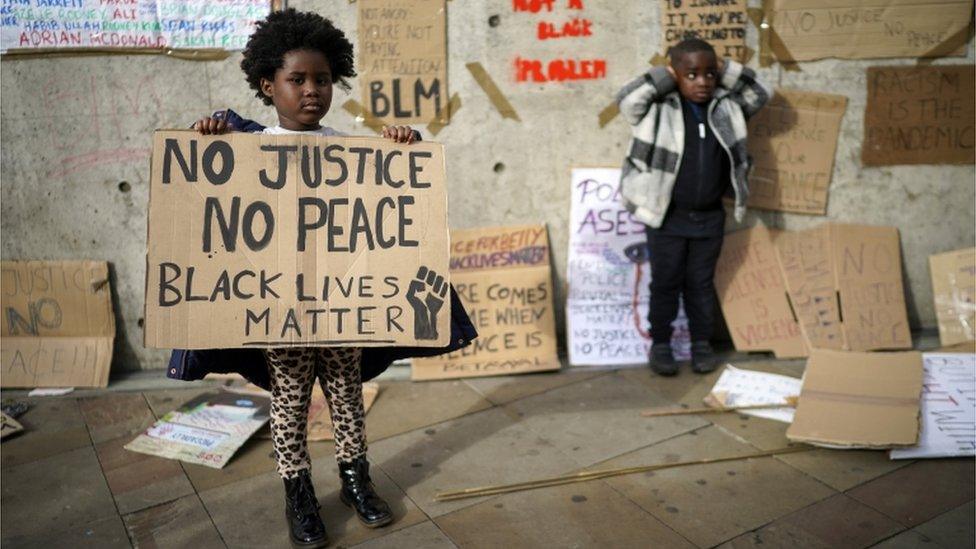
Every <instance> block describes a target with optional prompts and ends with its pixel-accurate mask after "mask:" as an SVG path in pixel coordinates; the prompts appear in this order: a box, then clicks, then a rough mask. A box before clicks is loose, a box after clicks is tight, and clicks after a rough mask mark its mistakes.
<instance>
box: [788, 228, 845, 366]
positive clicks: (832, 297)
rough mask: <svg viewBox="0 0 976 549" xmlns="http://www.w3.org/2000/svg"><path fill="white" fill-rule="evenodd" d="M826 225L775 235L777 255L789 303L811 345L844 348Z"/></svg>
mask: <svg viewBox="0 0 976 549" xmlns="http://www.w3.org/2000/svg"><path fill="white" fill-rule="evenodd" d="M827 227H828V226H827V225H822V226H820V227H817V228H815V229H810V230H806V231H796V232H792V231H790V232H787V231H783V232H781V233H779V234H778V235H776V238H775V243H776V255H777V258H778V259H779V264H780V268H781V269H782V271H783V280H784V281H785V282H786V289H787V291H788V293H789V299H790V303H791V304H792V305H793V311H794V313H795V314H796V317H797V320H798V321H799V323H800V330H801V331H802V333H803V337H804V338H805V339H806V342H807V344H808V345H809V346H810V347H816V348H819V349H843V347H844V334H843V331H842V329H841V320H840V305H839V304H838V303H837V291H836V289H835V288H834V269H833V263H832V260H831V253H830V252H831V250H830V240H829V235H828V231H827Z"/></svg>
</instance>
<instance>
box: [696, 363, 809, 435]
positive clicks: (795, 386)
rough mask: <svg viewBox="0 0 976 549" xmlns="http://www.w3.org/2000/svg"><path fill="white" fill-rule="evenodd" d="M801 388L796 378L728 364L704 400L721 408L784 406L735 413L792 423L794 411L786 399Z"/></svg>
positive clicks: (794, 396)
mask: <svg viewBox="0 0 976 549" xmlns="http://www.w3.org/2000/svg"><path fill="white" fill-rule="evenodd" d="M801 385H802V382H801V381H800V380H799V379H796V378H795V377H790V376H783V375H779V374H770V373H766V372H757V371H754V370H741V369H739V368H736V367H735V366H732V365H731V364H728V365H726V366H725V369H724V370H722V375H721V376H719V378H718V381H716V382H715V386H714V387H712V390H711V391H710V392H709V393H708V396H706V397H705V399H704V400H705V404H707V405H709V406H714V407H721V408H730V407H733V406H758V405H763V404H783V407H782V408H765V409H760V410H739V411H737V413H741V414H745V415H747V416H754V417H761V418H765V419H771V420H773V421H780V422H783V423H792V422H793V414H794V412H795V410H794V409H793V407H792V406H789V405H787V404H788V403H789V399H793V398H796V397H797V395H799V394H800V387H801Z"/></svg>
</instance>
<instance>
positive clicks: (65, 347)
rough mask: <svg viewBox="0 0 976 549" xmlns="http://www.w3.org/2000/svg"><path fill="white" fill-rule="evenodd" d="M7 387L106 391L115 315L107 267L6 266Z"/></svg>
mask: <svg viewBox="0 0 976 549" xmlns="http://www.w3.org/2000/svg"><path fill="white" fill-rule="evenodd" d="M0 275H2V283H0V286H2V288H3V291H2V297H0V307H2V308H3V320H2V335H0V356H2V360H3V372H2V375H0V386H2V387H105V386H107V385H108V374H109V368H110V366H111V364H112V343H113V341H114V339H115V316H114V314H113V312H112V295H111V290H110V287H109V284H108V280H109V278H108V263H106V262H104V261H4V262H2V263H0Z"/></svg>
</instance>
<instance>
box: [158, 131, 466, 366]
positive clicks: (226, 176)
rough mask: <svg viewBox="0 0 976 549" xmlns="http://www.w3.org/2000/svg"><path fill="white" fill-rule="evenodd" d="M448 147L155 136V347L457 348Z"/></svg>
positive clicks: (363, 140)
mask: <svg viewBox="0 0 976 549" xmlns="http://www.w3.org/2000/svg"><path fill="white" fill-rule="evenodd" d="M446 202H447V200H446V191H445V183H444V156H443V148H442V147H441V146H440V145H437V144H434V143H420V144H414V145H410V146H399V145H395V144H393V143H391V142H390V141H387V140H379V139H367V138H323V137H317V136H308V135H295V136H266V135H254V134H230V135H227V136H220V137H206V136H200V135H198V134H196V133H194V132H188V131H168V132H163V131H160V132H156V134H155V137H154V148H153V162H152V182H151V199H150V205H149V256H148V272H147V276H148V284H147V294H146V309H147V310H146V345H147V346H151V347H162V348H185V349H199V348H213V347H240V346H287V345H352V344H355V345H360V346H371V345H372V346H377V345H391V344H411V345H417V346H428V347H430V346H443V345H446V344H447V339H448V337H449V336H450V333H449V332H450V330H449V329H448V328H447V327H448V326H449V325H450V324H449V321H450V318H449V314H450V307H449V306H447V307H445V302H446V301H447V299H448V297H449V296H448V278H449V277H448V270H447V266H448V256H447V252H448V250H447V204H446Z"/></svg>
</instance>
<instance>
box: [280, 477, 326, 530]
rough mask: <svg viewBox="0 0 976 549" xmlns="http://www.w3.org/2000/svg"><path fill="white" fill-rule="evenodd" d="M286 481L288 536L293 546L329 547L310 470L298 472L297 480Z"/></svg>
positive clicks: (288, 479) (287, 479) (289, 479)
mask: <svg viewBox="0 0 976 549" xmlns="http://www.w3.org/2000/svg"><path fill="white" fill-rule="evenodd" d="M284 481H285V517H286V518H287V519H288V535H289V537H290V538H291V544H292V545H293V546H295V547H301V548H303V549H315V548H319V547H325V546H326V545H328V537H327V536H326V533H325V524H322V517H320V516H319V502H318V500H317V499H316V498H315V489H314V488H313V487H312V476H311V474H310V473H309V471H308V469H303V470H301V471H299V472H298V476H296V477H295V478H286V479H284Z"/></svg>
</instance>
